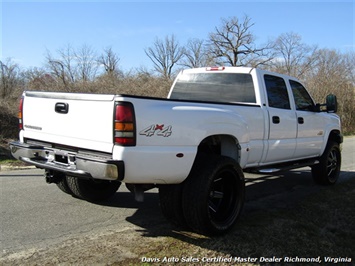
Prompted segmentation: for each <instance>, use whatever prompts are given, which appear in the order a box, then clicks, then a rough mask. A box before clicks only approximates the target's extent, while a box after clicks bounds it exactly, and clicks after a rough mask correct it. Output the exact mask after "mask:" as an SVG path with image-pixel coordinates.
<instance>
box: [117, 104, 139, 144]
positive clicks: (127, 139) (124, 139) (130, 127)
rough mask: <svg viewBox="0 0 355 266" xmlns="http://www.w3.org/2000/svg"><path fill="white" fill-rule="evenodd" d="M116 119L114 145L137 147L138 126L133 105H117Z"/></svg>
mask: <svg viewBox="0 0 355 266" xmlns="http://www.w3.org/2000/svg"><path fill="white" fill-rule="evenodd" d="M114 117H115V121H114V128H113V130H114V143H115V144H117V145H121V146H135V145H136V130H135V127H136V125H135V120H134V109H133V105H132V103H128V102H118V103H116V106H115V116H114Z"/></svg>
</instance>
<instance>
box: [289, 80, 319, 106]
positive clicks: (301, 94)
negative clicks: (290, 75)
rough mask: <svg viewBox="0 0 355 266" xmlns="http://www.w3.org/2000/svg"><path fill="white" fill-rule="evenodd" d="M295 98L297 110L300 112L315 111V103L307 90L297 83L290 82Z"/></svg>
mask: <svg viewBox="0 0 355 266" xmlns="http://www.w3.org/2000/svg"><path fill="white" fill-rule="evenodd" d="M290 85H291V88H292V93H293V98H295V105H296V109H297V110H300V111H313V110H314V102H313V100H312V98H311V96H310V95H309V94H308V92H307V90H306V89H305V88H304V87H303V86H302V84H300V83H299V82H297V81H294V80H290Z"/></svg>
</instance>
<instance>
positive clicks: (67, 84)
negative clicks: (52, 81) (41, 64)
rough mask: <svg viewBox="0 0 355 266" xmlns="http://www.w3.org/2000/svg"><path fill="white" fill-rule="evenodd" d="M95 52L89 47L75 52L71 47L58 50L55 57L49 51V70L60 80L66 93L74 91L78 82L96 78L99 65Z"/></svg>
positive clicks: (47, 57) (85, 46)
mask: <svg viewBox="0 0 355 266" xmlns="http://www.w3.org/2000/svg"><path fill="white" fill-rule="evenodd" d="M96 58H97V56H96V54H95V51H94V50H93V49H92V48H91V47H90V46H88V45H83V46H82V47H80V48H79V49H77V50H75V49H74V48H72V47H71V45H69V44H68V45H67V46H66V47H65V48H62V49H59V50H57V56H56V57H54V56H52V54H51V53H50V52H49V51H47V55H46V60H47V68H48V69H49V71H50V73H51V75H52V76H53V77H55V78H56V79H57V80H59V81H60V82H61V83H62V84H63V86H64V89H65V90H66V91H71V90H73V88H74V86H75V85H76V84H77V83H78V82H81V81H83V82H88V81H92V80H93V79H94V78H95V77H96V73H97V69H98V64H97V61H96Z"/></svg>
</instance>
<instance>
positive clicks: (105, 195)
mask: <svg viewBox="0 0 355 266" xmlns="http://www.w3.org/2000/svg"><path fill="white" fill-rule="evenodd" d="M63 182H64V183H66V184H65V186H67V188H69V190H70V192H71V193H70V194H72V195H73V196H74V197H77V198H80V199H83V200H87V201H90V202H99V201H104V200H107V199H109V198H111V197H112V196H113V195H114V194H115V193H116V191H117V190H118V188H119V187H120V185H121V182H118V181H106V180H94V179H81V178H77V177H73V176H67V177H66V178H65V181H63ZM59 188H61V187H59Z"/></svg>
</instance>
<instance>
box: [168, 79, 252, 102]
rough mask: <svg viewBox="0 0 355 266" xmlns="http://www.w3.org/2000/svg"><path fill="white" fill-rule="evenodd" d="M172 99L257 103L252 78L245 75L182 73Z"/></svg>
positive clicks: (171, 96)
mask: <svg viewBox="0 0 355 266" xmlns="http://www.w3.org/2000/svg"><path fill="white" fill-rule="evenodd" d="M170 99H176V100H191V101H208V102H222V103H252V104H255V103H256V96H255V90H254V84H253V79H252V76H251V75H250V74H245V73H182V74H180V75H179V77H178V79H177V80H176V83H175V85H174V88H173V90H172V93H171V95H170Z"/></svg>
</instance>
